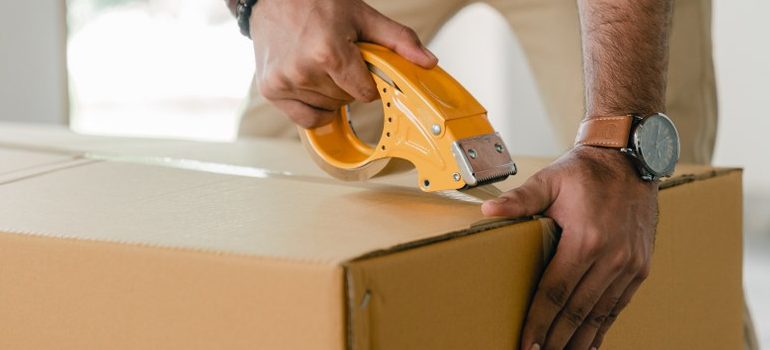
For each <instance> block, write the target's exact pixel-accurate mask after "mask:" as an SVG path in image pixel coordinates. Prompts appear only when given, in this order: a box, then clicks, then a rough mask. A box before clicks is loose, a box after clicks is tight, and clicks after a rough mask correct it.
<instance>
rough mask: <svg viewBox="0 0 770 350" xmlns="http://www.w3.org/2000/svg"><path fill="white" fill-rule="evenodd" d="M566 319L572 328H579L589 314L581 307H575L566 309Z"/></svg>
mask: <svg viewBox="0 0 770 350" xmlns="http://www.w3.org/2000/svg"><path fill="white" fill-rule="evenodd" d="M563 314H564V319H566V320H567V322H568V323H569V325H570V326H572V327H574V328H577V327H579V326H580V325H581V324H583V321H584V320H585V318H586V315H587V312H586V311H585V309H584V308H582V307H580V306H573V307H568V308H566V309H564V312H563Z"/></svg>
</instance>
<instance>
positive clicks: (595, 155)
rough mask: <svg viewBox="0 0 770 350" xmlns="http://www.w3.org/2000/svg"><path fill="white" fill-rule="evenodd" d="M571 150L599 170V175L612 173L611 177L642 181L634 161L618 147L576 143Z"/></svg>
mask: <svg viewBox="0 0 770 350" xmlns="http://www.w3.org/2000/svg"><path fill="white" fill-rule="evenodd" d="M570 152H571V153H573V154H574V156H575V158H577V159H579V160H581V161H585V162H588V163H590V164H592V168H594V169H596V170H597V176H602V177H605V178H606V177H607V175H610V176H611V177H610V179H622V180H633V181H634V182H642V180H641V179H640V177H639V172H638V170H637V169H636V166H635V165H634V163H633V161H632V160H631V159H630V158H629V157H628V156H627V155H625V154H623V153H622V152H620V151H618V150H617V149H614V148H606V147H597V146H590V145H576V146H575V147H573V148H572V150H571V151H570ZM598 172H601V174H602V175H598Z"/></svg>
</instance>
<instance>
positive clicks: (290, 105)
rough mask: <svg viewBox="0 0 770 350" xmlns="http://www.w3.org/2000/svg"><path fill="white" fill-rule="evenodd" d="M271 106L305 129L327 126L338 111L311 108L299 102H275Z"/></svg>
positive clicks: (286, 100)
mask: <svg viewBox="0 0 770 350" xmlns="http://www.w3.org/2000/svg"><path fill="white" fill-rule="evenodd" d="M273 104H275V106H276V107H278V109H280V110H281V111H282V112H283V113H285V114H286V115H287V116H288V117H289V119H291V120H292V121H293V122H294V123H296V124H297V125H299V126H301V127H303V128H305V129H310V128H316V127H319V126H322V125H326V124H329V123H330V122H331V121H332V120H334V118H336V117H337V114H338V110H325V109H321V108H317V107H313V106H310V105H308V104H306V103H304V102H302V101H299V100H291V99H284V100H275V101H273Z"/></svg>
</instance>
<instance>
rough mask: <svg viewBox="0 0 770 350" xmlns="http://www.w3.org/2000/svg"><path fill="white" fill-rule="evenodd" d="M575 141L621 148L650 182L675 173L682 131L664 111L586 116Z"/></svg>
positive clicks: (580, 143) (581, 143)
mask: <svg viewBox="0 0 770 350" xmlns="http://www.w3.org/2000/svg"><path fill="white" fill-rule="evenodd" d="M575 144H576V145H587V146H596V147H606V148H617V149H619V150H620V151H621V152H623V153H625V154H627V155H629V156H630V157H631V159H632V160H633V162H634V165H636V168H637V169H638V170H639V174H640V175H641V177H642V179H644V180H647V181H657V180H659V179H661V178H664V177H669V176H671V175H672V174H673V173H674V168H675V167H676V162H677V161H678V160H679V132H678V131H677V130H676V126H674V123H673V122H672V121H671V119H670V118H669V117H668V116H666V115H665V114H663V113H655V114H653V115H649V116H646V117H643V116H640V115H634V114H631V115H624V116H615V117H596V118H590V119H585V120H583V122H582V123H581V124H580V129H579V130H578V134H577V138H576V139H575Z"/></svg>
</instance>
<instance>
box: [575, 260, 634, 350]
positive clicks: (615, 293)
mask: <svg viewBox="0 0 770 350" xmlns="http://www.w3.org/2000/svg"><path fill="white" fill-rule="evenodd" d="M634 278H635V276H634V274H631V273H621V274H620V276H618V278H617V279H616V280H615V281H614V282H613V283H612V285H610V287H609V288H607V290H606V291H605V292H604V295H602V297H601V298H600V299H599V302H597V303H596V306H595V307H594V309H593V310H592V311H591V313H590V314H589V315H588V317H586V319H585V321H584V322H583V325H582V326H580V328H578V330H577V331H575V334H574V335H573V336H572V339H570V342H569V344H568V346H567V348H568V349H588V348H589V347H590V346H591V345H592V344H593V343H594V339H596V335H597V333H598V331H599V328H601V327H602V326H603V325H604V324H605V323H606V322H607V321H608V318H609V315H610V313H611V312H612V310H614V309H615V307H616V306H617V305H618V301H619V300H620V298H621V296H622V295H623V292H624V291H625V290H626V288H628V286H629V285H630V284H631V282H633V280H634Z"/></svg>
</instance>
